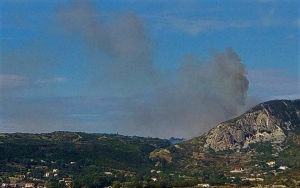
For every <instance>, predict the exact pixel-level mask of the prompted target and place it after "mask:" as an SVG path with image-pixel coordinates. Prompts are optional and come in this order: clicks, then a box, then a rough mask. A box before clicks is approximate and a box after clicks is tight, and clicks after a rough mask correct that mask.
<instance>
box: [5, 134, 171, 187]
mask: <svg viewBox="0 0 300 188" xmlns="http://www.w3.org/2000/svg"><path fill="white" fill-rule="evenodd" d="M168 146H170V142H169V141H168V140H164V139H158V138H143V137H137V136H122V135H118V134H88V133H79V132H76V133H75V132H53V133H45V134H28V133H13V134H1V135H0V151H1V155H0V161H1V166H0V173H1V174H0V176H2V177H5V176H7V177H8V176H11V175H12V174H29V175H28V176H29V177H31V178H36V179H42V178H43V177H44V176H45V175H44V174H45V173H46V172H47V171H49V170H51V169H60V172H59V173H58V176H57V177H55V179H57V182H58V180H59V179H62V178H64V177H73V178H74V177H75V178H76V177H78V178H79V177H81V178H82V177H85V176H88V175H93V174H95V173H97V174H99V173H100V174H101V172H102V173H103V172H106V171H109V172H115V173H117V172H122V173H123V174H126V173H128V174H130V173H144V172H150V167H152V166H154V165H155V164H154V162H153V161H152V160H150V159H149V154H150V152H151V151H153V150H155V149H157V148H164V147H168ZM38 169H39V170H38ZM41 169H42V170H41Z"/></svg>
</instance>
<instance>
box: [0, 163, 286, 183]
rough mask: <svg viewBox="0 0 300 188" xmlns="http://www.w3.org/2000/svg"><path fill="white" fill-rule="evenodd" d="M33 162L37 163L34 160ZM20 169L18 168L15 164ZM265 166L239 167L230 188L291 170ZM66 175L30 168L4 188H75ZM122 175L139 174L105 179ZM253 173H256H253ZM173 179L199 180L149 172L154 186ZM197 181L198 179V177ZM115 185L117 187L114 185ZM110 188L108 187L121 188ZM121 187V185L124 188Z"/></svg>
mask: <svg viewBox="0 0 300 188" xmlns="http://www.w3.org/2000/svg"><path fill="white" fill-rule="evenodd" d="M32 162H33V160H32ZM40 163H41V164H43V163H44V164H49V163H47V162H46V161H44V160H41V161H40ZM56 163H57V162H56V161H50V164H56ZM15 165H16V164H15ZM64 165H65V166H68V167H72V166H75V165H77V162H74V161H72V162H70V163H69V164H64ZM262 165H266V166H265V167H267V169H268V170H269V171H262V170H259V171H254V170H253V169H249V168H243V167H235V168H233V169H232V170H230V171H229V172H228V174H226V175H225V176H224V177H226V178H227V179H229V181H227V183H225V184H224V186H226V185H231V186H235V185H238V184H240V185H244V186H250V185H260V183H263V182H264V180H265V179H264V177H266V175H270V174H272V175H274V176H276V175H277V174H280V173H281V172H283V171H286V170H288V169H289V167H288V166H285V165H280V166H277V165H276V162H275V161H268V162H266V163H265V164H264V163H262V164H255V165H254V168H255V169H262V167H263V166H262ZM63 171H64V172H62V171H61V170H60V169H59V168H51V167H48V166H46V165H32V166H31V168H28V169H27V171H26V173H23V174H22V173H20V172H10V173H5V172H1V174H2V175H1V176H0V177H1V178H0V182H1V187H2V188H14V187H20V188H47V187H57V186H59V187H66V188H71V187H74V182H73V178H72V175H71V174H66V172H65V170H63ZM120 172H122V173H124V174H123V175H124V177H130V178H134V177H135V176H136V174H135V173H131V172H126V171H117V170H112V171H103V172H102V174H103V176H105V177H107V178H110V177H114V178H117V177H118V176H119V175H120ZM251 172H252V173H251ZM166 176H169V177H170V179H173V180H175V179H178V178H179V179H185V180H189V179H192V178H195V177H191V176H190V175H185V174H177V173H169V174H165V173H163V172H162V170H160V169H159V168H156V169H151V170H150V172H149V177H150V179H149V181H152V182H159V181H163V179H164V177H166ZM196 178H197V177H196ZM198 179H199V180H202V181H203V182H202V183H197V185H196V186H195V187H214V185H212V184H210V183H206V182H205V181H204V179H203V178H200V177H198ZM112 185H113V184H112ZM112 185H109V186H107V187H118V186H116V184H115V186H112ZM120 185H121V184H120ZM277 187H285V185H277Z"/></svg>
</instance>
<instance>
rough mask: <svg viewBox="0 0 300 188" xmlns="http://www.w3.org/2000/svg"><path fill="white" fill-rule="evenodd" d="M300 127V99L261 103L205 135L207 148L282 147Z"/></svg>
mask: <svg viewBox="0 0 300 188" xmlns="http://www.w3.org/2000/svg"><path fill="white" fill-rule="evenodd" d="M297 128H300V99H298V100H292V101H291V100H274V101H268V102H265V103H261V104H259V105H257V106H255V107H254V108H252V109H250V110H249V111H248V112H246V113H245V114H243V115H241V116H239V117H237V118H235V119H232V120H229V121H226V122H223V123H221V124H219V125H218V126H216V127H215V128H213V129H212V130H210V131H209V132H208V133H206V134H205V135H204V137H205V138H206V141H205V144H204V147H205V148H207V149H208V148H211V149H213V150H214V151H223V150H241V149H247V148H248V147H249V144H251V143H258V142H267V141H268V142H270V143H271V144H272V145H277V146H278V145H280V143H282V142H283V141H284V140H285V139H286V137H287V136H288V134H289V132H291V131H292V130H295V129H297Z"/></svg>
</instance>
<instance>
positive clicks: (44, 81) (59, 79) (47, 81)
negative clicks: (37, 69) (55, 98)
mask: <svg viewBox="0 0 300 188" xmlns="http://www.w3.org/2000/svg"><path fill="white" fill-rule="evenodd" d="M67 81H68V79H67V78H65V77H55V78H48V79H41V80H37V81H35V83H36V84H51V83H63V82H67Z"/></svg>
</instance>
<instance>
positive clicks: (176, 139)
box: [169, 137, 186, 144]
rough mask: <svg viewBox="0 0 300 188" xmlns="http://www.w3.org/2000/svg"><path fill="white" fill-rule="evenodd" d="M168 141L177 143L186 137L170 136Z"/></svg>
mask: <svg viewBox="0 0 300 188" xmlns="http://www.w3.org/2000/svg"><path fill="white" fill-rule="evenodd" d="M169 141H170V143H171V144H177V143H180V142H183V141H186V139H184V138H174V137H171V138H170V139H169Z"/></svg>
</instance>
